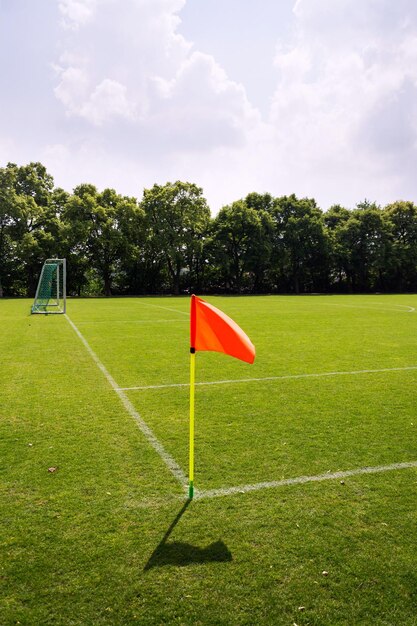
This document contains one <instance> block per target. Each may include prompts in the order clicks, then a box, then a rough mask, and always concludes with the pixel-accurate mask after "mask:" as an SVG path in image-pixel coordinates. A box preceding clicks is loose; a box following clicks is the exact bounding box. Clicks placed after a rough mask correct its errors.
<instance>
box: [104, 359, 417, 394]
mask: <svg viewBox="0 0 417 626" xmlns="http://www.w3.org/2000/svg"><path fill="white" fill-rule="evenodd" d="M412 370H417V365H410V366H407V367H385V368H382V369H376V370H354V371H351V372H320V373H318V374H288V375H284V376H265V377H264V378H236V379H231V380H210V381H207V382H197V383H195V384H196V386H197V385H201V386H204V385H229V384H234V383H255V382H262V381H268V380H271V381H273V380H291V379H298V378H325V377H327V376H355V375H359V374H381V373H384V372H407V371H412ZM189 386H190V384H189V383H169V384H166V385H143V386H138V387H118V388H117V389H115V391H135V390H145V389H166V388H168V387H189Z"/></svg>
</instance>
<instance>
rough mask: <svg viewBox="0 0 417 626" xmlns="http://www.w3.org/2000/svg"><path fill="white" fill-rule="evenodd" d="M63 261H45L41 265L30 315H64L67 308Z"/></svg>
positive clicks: (65, 269)
mask: <svg viewBox="0 0 417 626" xmlns="http://www.w3.org/2000/svg"><path fill="white" fill-rule="evenodd" d="M66 283H67V268H66V261H65V259H47V260H46V261H45V263H44V264H43V267H42V271H41V275H40V278H39V283H38V287H37V289H36V295H35V301H34V303H33V305H32V311H31V312H32V313H44V314H49V313H65V311H66V306H67V290H66V287H67V284H66Z"/></svg>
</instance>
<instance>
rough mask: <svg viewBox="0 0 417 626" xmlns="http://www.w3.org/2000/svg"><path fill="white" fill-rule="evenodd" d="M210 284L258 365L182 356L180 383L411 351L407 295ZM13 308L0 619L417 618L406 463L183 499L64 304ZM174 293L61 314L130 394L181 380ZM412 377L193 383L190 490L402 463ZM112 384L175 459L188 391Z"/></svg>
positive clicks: (329, 366) (416, 452)
mask: <svg viewBox="0 0 417 626" xmlns="http://www.w3.org/2000/svg"><path fill="white" fill-rule="evenodd" d="M207 299H208V300H209V301H211V302H212V303H213V304H215V305H216V306H218V307H219V308H221V309H222V310H224V311H225V312H226V313H228V314H229V315H230V316H231V317H232V318H233V319H235V320H236V321H237V322H238V323H239V324H240V325H241V326H242V328H243V329H244V330H245V331H246V332H247V333H248V335H249V336H250V337H251V339H252V340H253V342H254V343H255V345H256V348H257V359H256V361H255V364H254V365H253V366H249V365H247V364H244V363H240V362H238V361H236V360H234V359H231V358H229V357H226V356H224V355H219V354H214V353H213V354H211V353H199V354H197V381H198V382H205V381H217V380H222V379H226V380H234V379H242V378H263V377H268V376H285V375H300V374H312V373H314V374H316V373H326V372H336V371H339V372H340V371H343V372H351V371H358V370H366V369H385V368H401V367H408V366H417V345H416V344H417V335H416V326H417V313H415V312H409V308H410V307H415V308H417V296H361V297H358V296H355V297H347V296H345V297H344V296H338V297H325V296H324V297H258V298H252V297H247V298H207ZM30 304H31V303H30V302H29V301H23V300H19V301H13V300H4V301H0V327H1V331H2V332H1V335H0V417H1V421H0V429H1V437H0V447H1V450H0V471H1V474H0V488H1V518H0V525H1V533H0V534H1V538H2V539H1V565H0V568H1V569H0V585H1V599H0V623H1V624H16V623H18V622H20V623H21V624H28V625H35V624H54V625H55V624H63V625H64V624H65V625H66V624H74V625H76V624H79V625H87V624H94V625H96V624H163V623H172V624H255V623H265V624H277V625H280V624H290V625H291V624H293V623H294V622H295V623H296V624H298V625H299V626H302V625H307V624H312V625H319V624H320V625H322V624H323V625H327V624H328V625H334V624H346V625H350V626H351V625H352V624H370V623H372V624H381V625H383V624H384V625H388V624H396V625H397V624H401V625H403V624H405V625H409V624H410V625H412V624H417V618H416V615H417V591H416V590H417V576H416V573H415V562H416V557H417V549H416V540H417V523H416V522H417V516H416V486H417V471H416V469H407V470H401V471H392V472H386V473H382V474H374V475H358V476H352V477H349V478H346V479H345V481H344V483H345V484H343V485H341V484H340V480H329V481H325V482H321V483H315V484H313V483H311V484H304V485H293V486H287V487H281V488H277V489H268V490H263V491H256V492H252V493H250V494H244V495H239V494H238V495H233V496H225V497H222V498H215V499H207V500H204V499H203V500H196V501H194V502H192V503H191V504H190V505H189V506H188V507H187V508H186V509H184V506H183V505H184V496H183V491H182V489H181V486H180V485H179V484H178V483H177V482H176V480H175V479H174V478H173V476H172V475H171V474H170V472H169V470H168V469H167V468H166V466H165V465H164V463H163V462H162V460H161V459H160V457H159V456H158V455H157V453H156V452H155V451H154V450H153V448H151V447H150V445H149V443H148V442H147V441H146V439H145V438H144V436H143V435H142V433H141V432H140V431H139V429H138V428H137V426H136V424H135V422H134V420H133V419H132V418H131V417H130V416H129V414H128V413H127V412H126V410H125V408H124V407H123V406H122V404H121V402H120V399H119V398H118V396H117V394H116V392H115V391H114V390H112V389H111V387H110V385H109V383H108V381H107V380H106V378H105V377H104V376H103V374H102V372H101V371H100V370H99V369H98V367H97V365H96V364H95V363H94V361H93V360H92V358H91V356H90V354H89V353H88V352H87V351H86V349H85V347H84V346H83V344H82V343H81V342H80V340H79V338H78V337H77V336H76V334H75V333H74V331H73V329H72V328H71V327H70V325H69V324H68V322H67V321H66V320H65V318H64V317H62V316H47V317H46V316H32V317H31V316H29V315H28V311H29V309H30ZM188 307H189V301H188V299H185V298H177V299H175V298H165V299H162V298H161V299H157V298H152V299H142V298H139V299H111V300H104V299H100V300H72V301H69V303H68V313H69V316H70V318H71V319H72V320H73V322H74V323H75V324H76V326H77V327H78V328H79V330H80V331H81V333H82V334H83V336H84V337H85V338H86V340H87V341H88V342H89V344H90V345H91V347H92V349H93V350H94V351H95V352H96V354H97V355H98V357H99V359H100V360H101V361H102V363H103V364H104V365H105V367H106V368H107V369H108V371H109V372H110V374H111V375H112V376H113V377H114V379H115V380H116V382H117V383H118V384H119V385H120V386H121V387H133V386H147V385H160V384H173V383H187V382H188V374H189V372H188V365H189V363H188V361H189V355H188ZM416 382H417V370H408V371H392V372H380V373H367V374H358V375H353V374H352V375H348V374H346V375H340V376H332V377H324V378H314V377H312V378H298V379H283V380H274V381H253V382H241V383H232V384H224V385H213V386H198V387H197V388H196V477H195V482H196V487H197V489H211V488H225V487H226V488H227V487H233V486H236V485H245V484H252V483H257V482H261V481H273V480H280V479H282V478H292V477H297V476H300V475H313V474H323V473H326V472H328V471H329V472H335V471H338V470H349V469H355V468H359V467H364V466H378V465H387V464H391V463H397V462H405V461H415V460H417V445H416V444H417V416H416V408H415V386H416ZM126 393H127V394H128V397H129V399H130V401H131V402H132V403H133V405H134V406H135V408H136V409H137V410H138V411H139V413H140V414H141V416H142V417H143V418H144V420H145V421H146V423H147V424H148V425H149V426H150V427H151V428H152V430H153V432H154V433H155V434H156V436H157V437H158V439H159V440H160V441H161V443H162V444H163V445H164V447H165V448H166V450H167V451H168V452H169V453H170V454H171V455H172V456H173V457H174V458H175V459H176V461H177V462H178V463H179V464H180V465H181V467H182V468H183V469H184V472H186V471H187V452H188V442H187V435H188V388H187V387H171V388H163V389H147V390H143V389H142V390H131V391H127V392H126ZM49 467H56V468H57V470H56V471H55V472H53V473H49V472H48V468H49ZM323 571H327V572H328V575H327V576H324V575H323V574H322V572H323ZM299 607H304V610H300V609H299Z"/></svg>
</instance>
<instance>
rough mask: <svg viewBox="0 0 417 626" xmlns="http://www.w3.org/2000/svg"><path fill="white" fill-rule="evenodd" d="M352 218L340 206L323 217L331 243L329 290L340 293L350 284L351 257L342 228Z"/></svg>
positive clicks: (329, 210) (333, 207) (336, 205)
mask: <svg viewBox="0 0 417 626" xmlns="http://www.w3.org/2000/svg"><path fill="white" fill-rule="evenodd" d="M349 218H350V211H349V210H348V209H346V208H344V207H342V206H341V205H340V204H335V205H333V206H331V207H330V208H329V209H328V211H326V213H324V215H323V221H324V226H325V229H326V233H327V238H328V242H329V281H330V284H329V288H330V289H336V290H338V291H344V290H347V289H348V283H349V284H350V255H349V249H348V248H347V247H346V245H344V244H345V243H346V242H345V241H344V240H343V238H341V237H340V230H341V228H342V227H343V226H344V225H345V224H346V223H347V221H348V220H349Z"/></svg>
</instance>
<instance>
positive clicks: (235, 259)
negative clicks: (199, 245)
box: [211, 200, 273, 293]
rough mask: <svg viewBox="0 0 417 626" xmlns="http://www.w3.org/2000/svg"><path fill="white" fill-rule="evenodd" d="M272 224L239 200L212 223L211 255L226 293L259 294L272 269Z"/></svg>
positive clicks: (265, 213)
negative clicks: (252, 292)
mask: <svg viewBox="0 0 417 626" xmlns="http://www.w3.org/2000/svg"><path fill="white" fill-rule="evenodd" d="M272 230H273V224H272V219H271V217H270V215H269V214H268V213H267V212H266V211H265V210H264V209H262V208H260V209H259V210H256V209H253V208H250V207H248V206H247V204H246V202H245V200H239V201H237V202H234V203H233V204H231V205H229V206H225V207H223V208H222V209H221V210H220V212H219V213H218V215H217V217H216V218H215V219H214V220H213V227H212V242H211V249H212V254H213V257H214V259H215V262H216V266H217V274H218V277H219V279H220V282H221V284H222V286H223V288H224V289H230V290H232V291H235V292H237V293H239V292H241V291H244V290H250V291H260V290H262V288H264V287H265V274H266V272H267V270H268V269H269V267H270V259H271V249H272Z"/></svg>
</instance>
